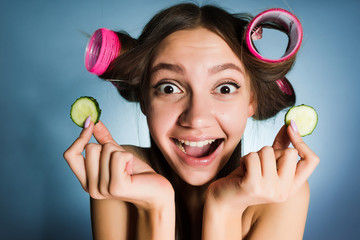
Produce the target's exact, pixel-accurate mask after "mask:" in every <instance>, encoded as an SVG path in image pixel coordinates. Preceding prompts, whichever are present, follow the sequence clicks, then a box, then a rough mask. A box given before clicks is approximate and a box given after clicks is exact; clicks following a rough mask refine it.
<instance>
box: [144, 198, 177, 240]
mask: <svg viewBox="0 0 360 240" xmlns="http://www.w3.org/2000/svg"><path fill="white" fill-rule="evenodd" d="M138 213H139V218H138V219H139V220H138V237H137V238H138V239H148V240H156V239H169V240H171V239H175V203H171V204H169V205H167V206H163V207H161V208H156V209H155V208H154V209H142V208H138Z"/></svg>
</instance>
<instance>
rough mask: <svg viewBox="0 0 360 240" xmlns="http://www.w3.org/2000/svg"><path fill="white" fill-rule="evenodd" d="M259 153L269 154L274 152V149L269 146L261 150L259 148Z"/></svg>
mask: <svg viewBox="0 0 360 240" xmlns="http://www.w3.org/2000/svg"><path fill="white" fill-rule="evenodd" d="M260 151H261V152H264V153H271V152H274V149H273V148H272V147H270V146H264V147H263V148H261V150H260Z"/></svg>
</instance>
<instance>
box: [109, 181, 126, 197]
mask: <svg viewBox="0 0 360 240" xmlns="http://www.w3.org/2000/svg"><path fill="white" fill-rule="evenodd" d="M123 192H124V189H123V186H122V184H119V183H111V184H110V186H109V194H110V195H111V196H115V197H121V196H122V193H123Z"/></svg>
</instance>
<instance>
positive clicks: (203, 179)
mask: <svg viewBox="0 0 360 240" xmlns="http://www.w3.org/2000/svg"><path fill="white" fill-rule="evenodd" d="M180 177H181V179H182V180H183V181H184V182H186V183H187V184H189V185H192V186H203V185H206V184H208V183H209V182H211V181H212V180H214V178H215V175H210V174H209V173H204V172H202V173H193V174H188V173H187V175H186V176H180Z"/></svg>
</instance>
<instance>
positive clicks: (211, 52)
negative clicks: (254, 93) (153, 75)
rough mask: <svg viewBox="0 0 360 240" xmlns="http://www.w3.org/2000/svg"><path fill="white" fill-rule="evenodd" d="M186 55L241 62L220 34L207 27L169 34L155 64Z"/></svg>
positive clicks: (160, 48) (162, 44)
mask: <svg viewBox="0 0 360 240" xmlns="http://www.w3.org/2000/svg"><path fill="white" fill-rule="evenodd" d="M185 55H193V56H197V57H204V58H206V57H211V58H212V61H213V60H214V59H216V58H218V60H219V61H220V60H222V61H232V62H234V63H238V64H241V62H240V59H239V58H238V57H237V56H236V54H235V53H234V52H233V51H232V49H231V48H230V47H229V45H228V44H227V43H226V42H225V41H224V40H223V39H222V38H221V37H220V36H219V35H217V34H216V33H214V32H212V31H210V30H208V29H205V28H196V29H191V30H181V31H177V32H174V33H172V34H170V35H169V36H167V37H166V38H165V39H164V40H163V41H162V42H161V43H160V45H159V47H158V51H157V54H156V55H155V62H154V64H156V62H159V61H164V60H167V61H168V60H169V58H177V59H179V60H181V59H182V57H183V56H185Z"/></svg>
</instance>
